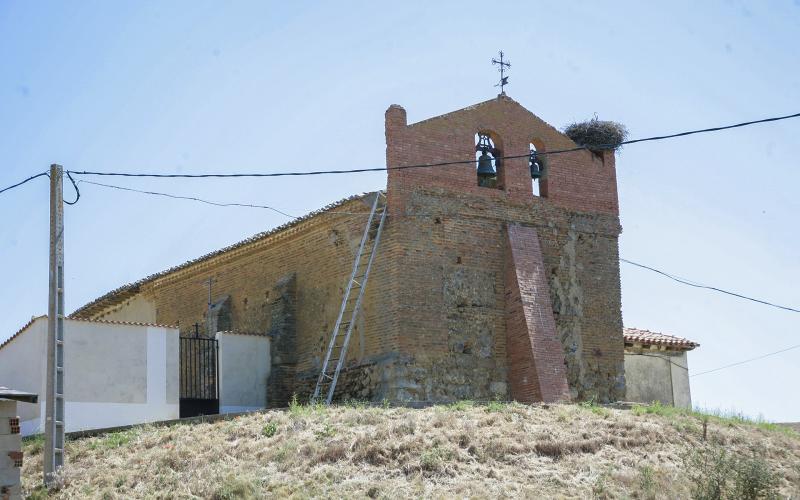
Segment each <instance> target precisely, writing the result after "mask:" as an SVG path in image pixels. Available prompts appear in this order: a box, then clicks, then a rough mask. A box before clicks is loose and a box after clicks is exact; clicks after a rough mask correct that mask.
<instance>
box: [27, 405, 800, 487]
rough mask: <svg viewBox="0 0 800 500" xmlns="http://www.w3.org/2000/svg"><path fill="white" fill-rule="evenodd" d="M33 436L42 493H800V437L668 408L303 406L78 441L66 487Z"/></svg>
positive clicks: (35, 478) (33, 472)
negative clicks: (52, 479)
mask: <svg viewBox="0 0 800 500" xmlns="http://www.w3.org/2000/svg"><path fill="white" fill-rule="evenodd" d="M41 448H42V441H41V440H40V439H33V440H29V441H27V442H26V444H25V464H24V468H23V475H24V478H23V487H24V488H25V489H26V491H27V493H28V494H30V495H31V496H32V497H34V498H43V497H54V498H215V499H228V498H261V497H285V496H296V497H315V496H323V497H337V498H352V497H360V498H363V497H365V496H366V497H372V498H396V497H433V498H445V497H461V498H463V497H475V498H494V497H500V496H512V497H528V498H532V497H533V498H561V497H565V498H571V497H578V498H592V497H595V498H618V497H623V498H691V497H703V495H706V496H705V498H715V496H714V495H715V494H716V493H720V494H722V495H723V498H756V497H758V496H759V495H761V496H774V495H775V494H777V495H780V496H784V497H794V498H797V497H798V496H800V435H798V434H797V433H796V432H795V431H792V430H790V429H788V428H784V427H779V426H776V425H774V424H765V423H756V422H749V421H746V420H744V419H740V418H722V417H719V416H709V415H703V414H698V413H694V412H688V411H680V410H675V409H672V408H666V407H662V406H658V405H655V406H641V407H634V408H633V409H632V410H617V409H608V408H604V407H599V406H594V405H589V404H582V405H549V406H548V405H542V406H533V407H531V406H523V405H519V404H501V403H491V404H489V405H485V406H478V405H472V404H470V403H467V402H463V403H457V404H453V405H448V406H435V407H431V408H426V409H422V410H416V409H406V408H380V407H365V406H359V405H346V406H339V407H331V408H324V407H310V406H301V405H293V406H292V407H291V408H290V409H289V410H286V411H269V412H263V413H254V414H250V415H247V416H241V417H237V418H235V419H232V420H224V421H216V422H210V423H195V424H177V425H172V426H169V427H150V426H144V427H138V428H134V429H131V430H126V431H122V432H117V433H113V434H107V435H104V436H99V437H91V438H83V439H76V440H73V441H70V442H69V443H68V445H67V465H66V466H65V468H64V470H63V474H62V485H61V487H60V488H59V489H57V490H53V491H50V492H47V491H45V490H43V489H41V488H37V485H38V483H39V481H40V477H41Z"/></svg>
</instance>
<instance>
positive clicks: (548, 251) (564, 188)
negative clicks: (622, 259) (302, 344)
mask: <svg viewBox="0 0 800 500" xmlns="http://www.w3.org/2000/svg"><path fill="white" fill-rule="evenodd" d="M406 122H407V120H406V112H405V110H404V109H403V108H401V107H400V106H396V105H393V106H391V107H390V108H389V109H388V110H387V112H386V143H387V150H386V157H387V166H389V167H390V171H389V175H388V198H389V214H390V220H392V222H393V223H394V226H395V227H394V229H395V232H396V234H397V236H398V237H397V238H395V240H394V244H395V245H396V246H397V247H396V248H393V249H392V255H393V257H392V260H393V261H395V262H397V264H398V269H402V277H401V279H402V280H403V282H404V284H403V285H402V286H400V287H399V288H398V290H397V292H396V293H397V300H396V302H392V303H391V304H390V305H391V306H392V307H394V308H395V309H394V311H393V312H392V314H393V315H394V316H395V317H397V318H400V319H401V321H402V326H401V328H400V331H401V332H402V337H401V338H400V339H399V345H400V346H401V352H403V353H407V354H410V355H411V357H412V359H414V360H415V367H416V371H417V373H419V372H421V373H422V376H421V378H422V379H423V380H425V381H426V382H427V383H426V384H418V385H419V387H416V388H414V389H413V391H412V393H411V394H410V396H411V397H413V398H414V399H438V398H456V399H457V398H458V397H461V395H463V394H464V392H466V391H468V392H469V394H470V397H472V398H474V399H481V398H495V397H508V394H509V391H508V387H507V384H508V382H509V380H508V379H509V373H508V370H509V367H508V365H507V363H506V345H505V342H506V340H505V337H506V335H505V332H506V326H507V325H506V322H507V321H508V318H507V316H506V310H505V307H504V304H505V302H504V301H505V298H504V296H503V290H505V287H506V286H507V283H506V282H505V281H506V277H505V275H504V267H503V262H504V259H505V258H506V257H505V249H506V244H505V233H504V231H505V229H506V227H507V225H508V224H509V223H511V224H521V225H525V226H529V227H532V228H535V229H536V230H537V232H538V235H539V242H540V245H541V251H542V256H543V262H544V269H545V271H546V274H547V281H548V283H549V285H550V295H551V300H552V309H553V315H554V317H555V320H556V321H555V323H556V333H557V335H558V338H559V340H560V341H561V344H562V346H563V349H564V357H565V361H566V372H567V380H568V382H569V388H570V395H571V397H572V398H573V399H588V398H595V399H598V400H601V401H607V400H615V399H619V398H622V397H624V388H625V381H624V367H623V342H622V317H621V299H620V280H619V255H618V236H619V233H620V226H619V218H618V202H617V189H616V173H615V165H614V156H613V153H606V154H605V155H602V156H597V155H594V154H592V153H590V152H587V151H579V152H574V153H569V154H559V155H553V156H551V157H545V158H546V175H545V178H544V179H543V180H542V184H541V192H542V193H543V194H545V195H546V196H542V197H537V196H533V191H532V181H531V178H530V173H529V168H528V162H527V159H526V158H520V159H509V160H505V161H504V164H503V166H502V167H501V168H500V169H498V170H499V171H498V184H499V185H500V189H494V188H486V187H480V186H478V184H477V176H476V171H475V164H474V163H472V162H470V163H467V164H457V165H448V166H444V167H435V168H415V169H397V170H391V167H397V166H402V165H413V164H420V163H435V162H442V161H449V160H454V159H458V160H474V158H475V152H474V151H475V149H474V146H475V134H476V133H477V132H487V133H490V134H491V135H492V137H493V140H494V142H495V145H496V146H497V147H498V148H500V149H501V154H503V155H508V156H515V155H525V154H526V153H527V152H528V151H529V144H530V143H534V144H535V146H536V149H537V151H548V150H555V149H566V148H571V147H575V144H574V143H573V142H572V141H571V140H570V139H569V138H567V137H566V136H564V135H563V134H561V133H559V132H558V131H557V130H555V129H554V128H553V127H551V126H550V125H548V124H546V123H545V122H543V121H542V120H540V119H539V118H538V117H536V116H535V115H533V114H532V113H530V112H529V111H527V110H526V109H524V108H523V107H522V106H520V105H519V104H517V103H516V102H514V101H513V100H511V99H510V98H507V97H498V98H497V99H492V100H490V101H486V102H484V103H480V104H477V105H475V106H471V107H469V108H465V109H463V110H460V111H455V112H453V113H448V114H446V115H443V116H439V117H435V118H432V119H429V120H425V121H422V122H419V123H415V124H412V125H407V123H406ZM464 347H466V348H464ZM486 353H490V354H489V355H488V356H486V355H485V354H486ZM440 372H444V373H442V374H441V375H440V374H439V373H440ZM462 382H463V384H462ZM409 386H410V387H413V384H409ZM406 392H408V390H406Z"/></svg>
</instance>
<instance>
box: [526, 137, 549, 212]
mask: <svg viewBox="0 0 800 500" xmlns="http://www.w3.org/2000/svg"><path fill="white" fill-rule="evenodd" d="M528 142H529V144H532V145H533V147H534V148H535V150H536V152H537V153H544V152H546V151H547V146H546V143H545V141H544V140H543V139H542V138H541V137H539V136H538V135H534V136H532V137H531V138H530V139H529V141H528ZM538 161H539V165H540V166H541V167H542V170H543V172H544V173H543V175H542V177H540V178H539V180H538V181H534V180H533V179H531V182H532V183H533V182H538V184H539V186H538V187H539V194H538V196H541V197H542V198H547V155H543V156H539V157H538ZM533 191H534V195H536V192H535V191H536V190H535V189H534V190H533Z"/></svg>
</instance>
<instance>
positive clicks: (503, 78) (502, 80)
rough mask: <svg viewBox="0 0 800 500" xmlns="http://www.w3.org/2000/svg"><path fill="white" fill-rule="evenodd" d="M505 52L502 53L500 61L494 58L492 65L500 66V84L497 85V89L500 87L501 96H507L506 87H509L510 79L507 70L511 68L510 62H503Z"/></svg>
mask: <svg viewBox="0 0 800 500" xmlns="http://www.w3.org/2000/svg"><path fill="white" fill-rule="evenodd" d="M503 55H504V54H503V51H502V50H501V51H500V60H499V61H498V60H497V59H494V58H492V64H499V65H500V69H499V71H500V83H498V84H497V85H495V87H500V95H506V89H505V86H506V85H508V77H507V76H506V69H510V68H511V62H510V61H503Z"/></svg>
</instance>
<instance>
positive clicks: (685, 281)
mask: <svg viewBox="0 0 800 500" xmlns="http://www.w3.org/2000/svg"><path fill="white" fill-rule="evenodd" d="M78 182H79V183H80V182H83V183H86V184H92V185H94V186H101V187H106V188H112V189H118V190H122V191H130V192H134V193H140V194H148V195H155V196H163V197H166V198H174V199H179V200H190V201H196V202H199V203H205V204H207V205H213V206H218V207H246V208H261V209H267V210H272V211H273V212H276V213H279V214H281V215H284V216H286V217H289V218H290V219H297V217H296V216H294V215H290V214H288V213H286V212H284V211H282V210H279V209H277V208H274V207H270V206H266V205H254V204H249V203H221V202H215V201H209V200H204V199H202V198H198V197H196V196H179V195H174V194H169V193H161V192H155V191H144V190H140V189H133V188H128V187H123V186H115V185H112V184H103V183H100V182H92V181H86V180H80V181H78ZM76 188H77V186H76ZM323 213H324V214H330V215H364V216H366V215H369V212H339V211H332V212H323ZM389 215H390V216H392V217H394V218H397V217H447V218H487V217H482V216H468V215H466V214H455V215H454V214H447V213H439V214H426V213H415V214H402V215H392V214H389ZM489 218H490V217H489ZM619 260H620V262H624V263H626V264H630V265H632V266H636V267H639V268H642V269H646V270H649V271H652V272H655V273H658V274H660V275H662V276H665V277H667V278H669V279H671V280H674V281H677V282H678V283H682V284H684V285H688V286H691V287H695V288H703V289H706V290H711V291H715V292H719V293H724V294H726V295H731V296H734V297H737V298H741V299H745V300H749V301H752V302H756V303H759V304H764V305H768V306H771V307H777V308H779V309H784V310H787V311H791V312H800V310H798V309H794V308H792V307H788V306H782V305H778V304H773V303H772V302H768V301H766V300H761V299H756V298H753V297H748V296H746V295H742V294H739V293H735V292H730V291H728V290H723V289H721V288H717V287H714V286H709V285H704V284H701V283H697V282H695V281H692V280H689V279H687V278H680V277H678V276H675V275H672V274H669V273H667V272H665V271H661V270H660V269H656V268H654V267H650V266H647V265H645V264H640V263H638V262H634V261H631V260H628V259H625V258H622V257H620V259H619Z"/></svg>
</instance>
